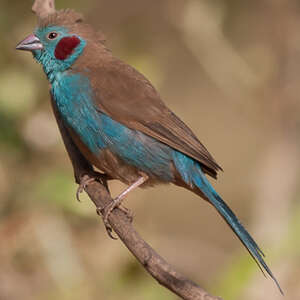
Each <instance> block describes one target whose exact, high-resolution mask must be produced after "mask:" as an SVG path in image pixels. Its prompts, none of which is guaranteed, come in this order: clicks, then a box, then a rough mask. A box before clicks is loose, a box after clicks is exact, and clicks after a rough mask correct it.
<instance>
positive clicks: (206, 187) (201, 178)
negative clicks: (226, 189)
mask: <svg viewBox="0 0 300 300" xmlns="http://www.w3.org/2000/svg"><path fill="white" fill-rule="evenodd" d="M174 158H175V159H174V163H175V166H176V169H177V170H178V171H179V173H180V175H181V176H182V179H183V180H184V181H185V182H186V183H187V184H189V185H190V186H192V187H193V189H195V188H196V189H199V190H200V191H201V193H203V194H204V195H205V196H206V198H207V199H208V201H209V202H210V203H211V204H212V205H213V206H214V207H215V208H216V209H217V211H218V212H219V214H220V215H221V216H222V217H223V218H224V219H225V221H226V222H227V224H228V225H229V226H230V227H231V228H232V230H233V232H234V233H235V234H236V235H237V237H238V238H239V239H240V241H241V242H242V243H243V244H244V246H245V247H246V249H247V250H248V252H249V253H250V254H251V256H252V257H253V259H254V260H255V262H256V263H257V265H258V266H259V267H260V269H261V270H262V271H263V269H264V270H265V271H266V272H267V273H268V274H269V276H270V277H271V278H272V279H273V280H274V282H275V283H276V285H277V287H278V289H279V291H280V293H281V294H283V291H282V289H281V287H280V285H279V283H278V281H277V279H276V278H275V276H274V275H273V273H272V271H271V270H270V268H269V267H268V265H267V264H266V262H265V261H264V259H263V257H264V256H265V255H264V253H263V252H262V250H261V249H260V248H259V246H258V245H257V244H256V242H255V241H254V239H253V238H252V237H251V236H250V234H249V233H248V231H247V230H246V229H245V228H244V227H243V225H242V224H241V223H240V221H239V220H238V218H237V217H236V216H235V214H234V213H233V211H232V210H231V209H230V208H229V207H228V205H227V204H226V203H225V202H224V201H223V199H222V198H221V197H220V196H219V195H218V194H217V192H216V191H215V189H214V188H213V186H212V185H211V184H210V182H209V181H208V179H207V178H206V177H205V175H204V173H203V172H202V170H201V167H200V165H199V164H198V163H197V162H195V161H194V160H192V159H191V158H189V157H187V156H185V155H183V154H181V155H180V154H179V153H178V152H177V153H176V154H175V157H174Z"/></svg>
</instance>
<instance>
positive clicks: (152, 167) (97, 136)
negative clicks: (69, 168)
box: [51, 72, 175, 181]
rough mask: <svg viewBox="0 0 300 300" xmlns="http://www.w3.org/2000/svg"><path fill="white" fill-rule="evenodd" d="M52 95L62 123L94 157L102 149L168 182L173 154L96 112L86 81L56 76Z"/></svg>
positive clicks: (60, 75)
mask: <svg viewBox="0 0 300 300" xmlns="http://www.w3.org/2000/svg"><path fill="white" fill-rule="evenodd" d="M51 92H52V94H53V96H54V99H55V101H56V103H57V107H58V110H59V112H60V113H61V115H62V117H63V120H64V121H65V122H66V123H67V124H68V126H70V127H71V128H72V129H73V130H74V131H75V132H76V133H77V134H78V136H79V137H80V139H81V140H82V142H83V143H84V144H85V145H86V146H87V147H88V148H89V149H90V151H92V152H93V153H94V154H96V155H99V153H100V152H101V151H102V150H104V149H109V150H110V151H111V152H112V153H114V154H115V155H117V156H118V157H119V158H121V159H122V160H123V161H124V162H126V163H128V164H129V165H132V166H135V167H137V168H138V169H140V170H141V171H144V172H145V173H147V174H151V175H153V176H155V177H157V178H160V179H161V180H164V181H171V180H172V179H173V174H172V170H171V164H172V158H173V155H174V151H175V150H173V149H172V148H170V147H169V146H167V145H165V144H163V143H161V142H159V141H157V140H156V139H154V138H152V137H150V136H147V135H145V134H143V133H142V132H139V131H136V130H132V129H130V128H127V127H126V126H124V125H122V124H120V123H118V122H116V121H114V120H113V119H111V118H110V117H109V116H107V115H106V114H104V113H101V112H99V110H97V109H96V107H95V106H94V103H93V100H92V99H93V93H92V88H91V85H90V82H89V79H88V78H87V77H85V76H82V75H79V74H69V73H68V72H64V73H60V74H59V75H56V80H54V82H53V84H52V89H51Z"/></svg>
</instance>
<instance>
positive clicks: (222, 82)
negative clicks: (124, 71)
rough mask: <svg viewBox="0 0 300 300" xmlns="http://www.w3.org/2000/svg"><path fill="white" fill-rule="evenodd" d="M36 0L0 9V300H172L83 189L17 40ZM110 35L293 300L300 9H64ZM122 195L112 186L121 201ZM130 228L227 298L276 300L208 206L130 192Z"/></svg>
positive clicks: (204, 2)
mask: <svg viewBox="0 0 300 300" xmlns="http://www.w3.org/2000/svg"><path fill="white" fill-rule="evenodd" d="M32 2H33V1H32V0H26V1H17V0H1V2H0V51H1V52H0V191H1V201H0V214H1V216H0V241H1V242H0V265H1V268H0V299H1V300H15V299H23V300H28V299H30V300H31V299H38V300H40V299H43V300H44V299H59V300H67V299H72V300H76V299H91V300H93V299H105V300H114V299H125V300H126V299H128V300H129V299H130V300H135V299H136V300H140V299H143V300H154V299H164V300H171V299H177V298H176V297H175V296H174V295H173V294H171V293H169V292H168V291H166V290H165V289H164V288H162V287H160V286H159V285H158V284H157V283H156V282H155V281H154V280H153V279H152V278H151V277H150V276H149V275H148V274H146V273H145V272H144V270H143V269H142V268H141V267H140V266H139V265H138V264H137V263H136V261H135V259H134V258H133V257H132V256H131V255H130V254H129V253H128V251H127V249H126V248H125V247H124V246H123V245H122V244H121V243H120V242H115V241H112V240H111V239H109V238H108V236H107V234H106V233H105V231H104V229H103V225H102V221H101V220H100V219H99V218H98V217H97V215H96V213H95V208H94V206H93V205H92V203H91V202H90V201H89V200H88V198H87V197H86V196H83V199H84V201H83V202H82V203H78V202H77V201H76V200H75V190H76V185H75V184H74V182H73V177H72V176H73V174H72V169H71V165H70V163H69V160H68V158H67V155H66V152H65V150H64V147H63V144H62V141H61V138H60V136H59V133H58V130H57V127H56V124H55V121H54V118H53V116H52V112H51V109H50V104H49V96H48V83H47V81H46V78H45V75H44V74H43V72H42V70H41V67H40V66H38V65H37V64H36V63H34V62H33V60H32V57H31V55H30V54H28V53H19V52H18V53H17V52H16V51H15V50H14V47H15V45H16V44H17V42H19V41H20V40H21V39H23V38H24V37H25V36H26V35H28V34H29V33H31V32H32V31H33V28H34V26H35V24H36V19H35V16H34V15H33V14H31V12H30V9H31V5H32ZM56 6H57V8H67V7H73V8H76V9H78V10H80V11H82V12H84V13H85V15H86V17H87V19H88V20H89V22H90V23H92V24H93V25H94V26H95V27H97V28H99V29H101V30H102V31H103V32H104V33H105V34H106V36H107V39H108V45H109V47H110V48H112V49H113V52H114V54H115V55H116V56H118V57H121V58H122V59H123V60H125V61H126V62H128V63H130V64H132V65H134V66H135V67H136V68H137V69H139V70H140V71H141V72H142V73H144V74H145V75H146V76H147V77H148V78H149V79H150V80H151V81H152V82H153V84H154V85H155V86H156V88H157V89H158V90H159V91H160V93H161V95H162V98H163V99H164V101H165V102H166V103H167V104H168V106H169V107H170V108H171V109H172V110H173V111H174V112H175V113H177V114H178V115H179V116H180V117H181V118H182V119H183V120H184V121H185V122H186V123H187V124H188V125H189V126H190V127H191V128H192V129H193V131H194V132H195V133H196V135H197V136H198V137H199V138H200V140H201V141H202V142H203V143H204V144H205V145H206V146H207V148H208V150H209V151H210V152H211V153H212V154H213V156H214V157H215V158H216V160H217V161H218V162H219V163H220V164H221V166H222V167H223V168H224V170H225V173H222V174H220V176H219V180H218V182H214V185H215V186H216V189H217V191H218V192H219V193H220V194H221V195H222V196H223V197H224V199H225V200H226V201H227V203H228V204H229V205H230V206H231V207H232V208H233V210H234V211H235V212H236V213H237V215H238V216H239V217H240V219H241V220H242V222H243V223H244V224H245V225H246V227H247V228H248V229H249V231H250V232H251V233H252V235H253V236H254V237H255V239H256V240H257V242H258V243H259V245H260V246H261V247H262V248H263V250H264V251H265V253H266V255H267V258H266V260H267V262H268V263H269V265H270V267H271V269H272V271H273V272H274V274H275V275H276V277H277V278H278V280H279V282H280V284H281V286H282V288H283V290H284V291H285V293H286V297H285V298H284V299H300V284H299V283H300V250H299V248H300V244H299V233H300V202H299V197H300V195H299V192H300V188H299V185H298V182H300V172H299V171H300V161H299V157H300V145H299V135H300V123H299V120H300V104H299V92H300V87H299V83H298V82H299V78H300V76H299V75H300V74H299V70H300V30H299V29H300V2H299V1H296V0H286V1H279V0H252V1H234V0H230V1H229V0H227V1H225V0H198V1H197V0H186V1H183V0H163V1H161V0H160V1H159V0H152V1H150V0H147V1H146V0H127V1H124V0H110V1H108V0H102V1H96V0H85V1H76V3H74V1H71V0H68V1H67V0H65V1H63V0H61V1H59V0H57V1H56ZM122 188H123V187H122V186H121V185H120V184H119V183H117V182H112V184H111V190H112V192H113V195H116V194H117V193H118V192H119V191H120V190H121V189H122ZM129 198H130V200H128V202H127V206H128V207H129V208H130V209H131V210H132V211H133V212H134V214H135V220H134V222H135V226H136V228H137V229H138V230H139V231H140V233H141V234H142V235H143V237H144V238H145V239H146V240H147V241H148V242H149V243H150V244H151V245H152V246H154V248H156V249H157V250H158V252H159V253H161V254H162V256H164V257H165V258H167V259H168V260H169V261H170V263H172V264H173V265H174V266H176V267H177V269H178V270H180V271H182V272H183V273H184V274H186V275H187V276H188V277H190V278H191V279H193V280H194V281H196V282H198V283H199V284H200V285H201V286H203V287H205V288H206V289H207V290H208V291H210V292H211V293H213V294H216V295H221V296H222V297H224V299H230V300H234V299H244V300H260V299H264V300H266V299H272V300H276V299H283V298H282V297H281V296H280V294H279V292H278V290H277V289H276V287H275V285H274V284H273V282H272V281H271V280H270V279H265V278H264V277H263V275H262V274H261V272H260V271H259V269H258V268H257V266H256V265H255V263H254V262H253V261H252V259H251V257H250V256H249V254H248V252H247V251H246V250H245V249H244V248H243V246H242V245H241V243H240V242H239V241H238V240H237V239H236V238H235V237H234V236H233V234H232V232H231V231H230V229H229V228H228V227H227V225H226V224H225V223H224V221H223V220H222V219H221V218H220V217H219V215H217V213H216V211H215V210H214V209H213V208H212V207H210V206H209V205H208V204H207V203H205V202H204V201H202V200H201V199H198V198H197V197H196V196H195V195H193V194H192V193H190V192H188V191H186V190H182V189H180V188H177V187H174V186H167V187H158V188H155V189H148V190H139V191H136V192H134V193H132V194H131V195H130V197H129Z"/></svg>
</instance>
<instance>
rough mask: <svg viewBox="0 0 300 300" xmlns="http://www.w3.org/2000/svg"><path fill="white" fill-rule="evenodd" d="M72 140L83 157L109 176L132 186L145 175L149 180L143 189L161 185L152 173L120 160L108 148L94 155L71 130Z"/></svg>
mask: <svg viewBox="0 0 300 300" xmlns="http://www.w3.org/2000/svg"><path fill="white" fill-rule="evenodd" d="M69 132H70V135H71V137H72V140H73V141H74V143H75V144H76V146H77V147H78V149H79V150H80V152H81V153H82V155H83V156H84V157H85V158H86V159H87V161H89V162H90V163H91V164H92V165H94V166H95V167H96V168H97V169H99V170H100V171H102V172H104V173H106V174H108V175H109V176H110V177H112V178H113V179H118V180H120V181H122V182H123V183H125V184H128V185H130V184H132V183H134V182H135V181H137V180H138V179H139V178H140V177H141V176H142V175H143V174H147V176H149V179H148V180H147V181H146V182H145V183H144V184H143V187H146V186H153V185H155V184H157V183H161V180H159V179H158V178H157V177H156V176H155V175H153V174H152V173H151V172H143V171H141V170H139V169H138V168H137V167H135V166H133V165H130V164H128V163H126V162H125V161H124V160H122V159H121V158H119V157H118V156H117V155H116V154H114V153H112V152H111V151H110V150H109V149H108V148H105V149H99V152H98V154H94V153H93V152H92V151H90V149H89V148H88V147H87V146H86V145H85V144H84V143H83V142H82V141H81V139H80V137H79V136H78V135H77V134H76V133H75V132H74V130H72V129H71V128H69Z"/></svg>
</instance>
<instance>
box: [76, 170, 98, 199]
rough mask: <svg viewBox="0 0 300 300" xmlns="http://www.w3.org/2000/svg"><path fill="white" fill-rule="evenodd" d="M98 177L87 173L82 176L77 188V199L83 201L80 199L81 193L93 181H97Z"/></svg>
mask: <svg viewBox="0 0 300 300" xmlns="http://www.w3.org/2000/svg"><path fill="white" fill-rule="evenodd" d="M96 180H97V178H94V177H92V178H91V177H89V176H87V175H84V176H83V177H82V179H81V180H80V184H79V186H78V188H77V191H76V199H77V200H78V201H79V202H81V200H80V194H81V193H82V192H83V191H84V189H85V188H86V187H87V186H88V184H90V183H91V182H93V181H96Z"/></svg>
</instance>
